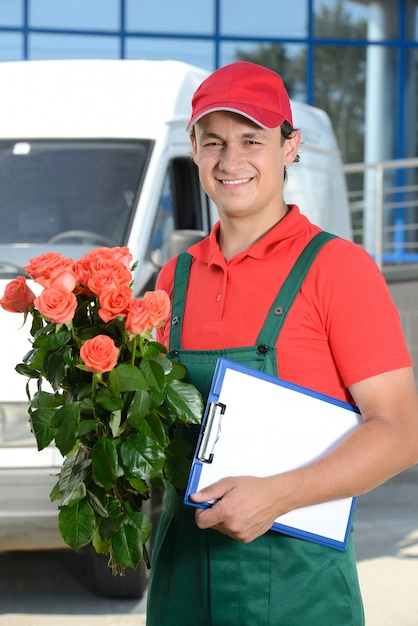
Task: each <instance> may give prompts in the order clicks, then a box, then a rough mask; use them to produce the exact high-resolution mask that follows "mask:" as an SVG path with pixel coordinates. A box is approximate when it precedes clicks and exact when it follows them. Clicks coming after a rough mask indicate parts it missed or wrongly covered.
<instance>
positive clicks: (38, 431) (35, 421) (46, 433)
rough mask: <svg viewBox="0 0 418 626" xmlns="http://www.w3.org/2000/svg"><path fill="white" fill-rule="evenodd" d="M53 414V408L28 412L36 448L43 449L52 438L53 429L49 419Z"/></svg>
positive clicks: (53, 434)
mask: <svg viewBox="0 0 418 626" xmlns="http://www.w3.org/2000/svg"><path fill="white" fill-rule="evenodd" d="M54 415H55V409H47V408H42V409H37V410H35V411H32V412H31V414H30V422H31V426H32V430H33V434H34V435H35V437H36V442H37V444H38V450H43V449H44V448H46V447H47V446H49V444H50V443H51V441H52V440H53V438H54V436H55V429H54V428H52V427H51V420H52V418H53V417H54Z"/></svg>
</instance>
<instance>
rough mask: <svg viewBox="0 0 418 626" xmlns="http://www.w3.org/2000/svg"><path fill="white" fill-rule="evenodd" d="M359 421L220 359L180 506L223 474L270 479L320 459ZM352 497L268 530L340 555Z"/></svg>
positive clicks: (353, 412) (350, 412) (340, 406)
mask: <svg viewBox="0 0 418 626" xmlns="http://www.w3.org/2000/svg"><path fill="white" fill-rule="evenodd" d="M360 424H361V416H360V414H359V411H358V409H357V408H356V407H354V406H353V405H351V404H348V403H347V402H342V401H340V400H335V399H333V398H330V397H329V396H325V395H323V394H319V393H317V392H314V391H311V390H308V389H306V388H304V387H300V386H298V385H294V384H291V383H288V382H286V381H283V380H281V379H279V378H276V377H274V376H269V375H267V374H264V373H261V372H258V371H256V370H253V369H251V368H249V367H246V366H243V365H241V364H239V363H235V362H233V361H229V360H227V359H219V360H218V363H217V367H216V370H215V375H214V378H213V382H212V387H211V392H210V395H209V400H208V403H207V407H206V411H205V415H204V418H203V423H202V429H201V432H200V436H199V440H198V444H197V448H196V452H195V455H194V459H193V464H192V469H191V472H190V477H189V482H188V485H187V489H186V494H185V498H184V502H185V503H186V504H189V505H191V506H198V507H203V508H205V507H207V506H210V503H205V504H203V505H201V504H199V505H197V504H196V503H195V502H193V501H192V500H190V494H192V493H195V492H196V491H198V490H199V489H202V488H204V487H207V486H208V485H211V484H212V483H214V482H216V481H217V480H220V479H221V478H224V477H226V476H241V475H245V476H248V475H252V476H260V477H261V476H270V475H273V474H279V473H281V472H286V471H288V470H292V469H295V468H297V467H301V466H303V465H306V464H308V463H310V462H311V461H314V460H315V459H317V458H320V457H321V456H323V455H324V454H326V453H327V452H328V451H329V450H331V449H332V448H333V447H335V446H336V445H337V444H338V443H339V442H340V441H341V440H342V439H344V438H345V437H347V435H349V433H351V432H352V431H353V430H354V429H355V428H357V427H358V426H359V425H360ZM354 506H355V498H343V499H339V500H333V501H330V502H325V503H323V504H317V505H313V506H308V507H303V508H300V509H296V510H294V511H291V512H290V513H287V514H286V515H282V516H280V517H278V518H277V519H276V520H275V522H274V524H273V526H272V530H276V531H278V532H282V533H284V534H288V535H291V536H294V537H298V538H300V539H306V540H309V541H313V542H316V543H320V544H324V545H327V546H330V547H333V548H337V549H339V550H345V549H346V546H347V541H348V537H349V532H350V526H351V520H352V515H353V512H354Z"/></svg>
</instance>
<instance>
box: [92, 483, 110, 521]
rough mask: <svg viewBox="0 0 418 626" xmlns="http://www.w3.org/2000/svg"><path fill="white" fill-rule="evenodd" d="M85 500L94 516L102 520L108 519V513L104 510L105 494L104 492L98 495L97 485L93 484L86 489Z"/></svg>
mask: <svg viewBox="0 0 418 626" xmlns="http://www.w3.org/2000/svg"><path fill="white" fill-rule="evenodd" d="M87 500H88V502H89V503H90V505H91V507H92V509H93V511H94V512H95V514H96V515H98V516H99V517H103V518H107V517H109V512H108V510H107V508H106V504H107V501H106V494H105V492H104V491H102V493H100V492H99V491H98V487H97V485H94V484H93V485H92V486H91V488H90V489H87Z"/></svg>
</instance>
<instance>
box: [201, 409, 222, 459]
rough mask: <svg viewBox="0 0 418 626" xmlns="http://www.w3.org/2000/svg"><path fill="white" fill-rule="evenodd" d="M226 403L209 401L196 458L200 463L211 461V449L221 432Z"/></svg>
mask: <svg viewBox="0 0 418 626" xmlns="http://www.w3.org/2000/svg"><path fill="white" fill-rule="evenodd" d="M225 410H226V405H225V404H222V402H211V404H210V407H209V412H208V417H207V420H206V424H205V427H204V431H203V435H202V440H201V442H200V446H199V450H198V453H197V458H198V460H199V461H201V462H202V463H212V461H213V451H214V448H215V445H216V442H217V441H218V439H219V436H220V434H221V422H222V415H223V414H224V413H225Z"/></svg>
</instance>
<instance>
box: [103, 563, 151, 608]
mask: <svg viewBox="0 0 418 626" xmlns="http://www.w3.org/2000/svg"><path fill="white" fill-rule="evenodd" d="M92 556H93V561H94V574H95V582H96V589H97V592H98V593H99V594H100V595H101V596H103V597H105V598H126V599H132V600H134V599H135V600H140V599H141V598H142V596H143V595H144V591H145V589H146V586H147V577H146V573H145V565H144V563H143V562H142V561H141V563H139V565H138V567H137V568H136V570H133V569H131V568H129V567H127V568H126V570H125V574H124V576H114V575H113V574H112V570H111V569H110V567H108V564H107V562H108V557H107V556H106V555H104V554H97V553H95V552H94V553H93V555H92Z"/></svg>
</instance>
